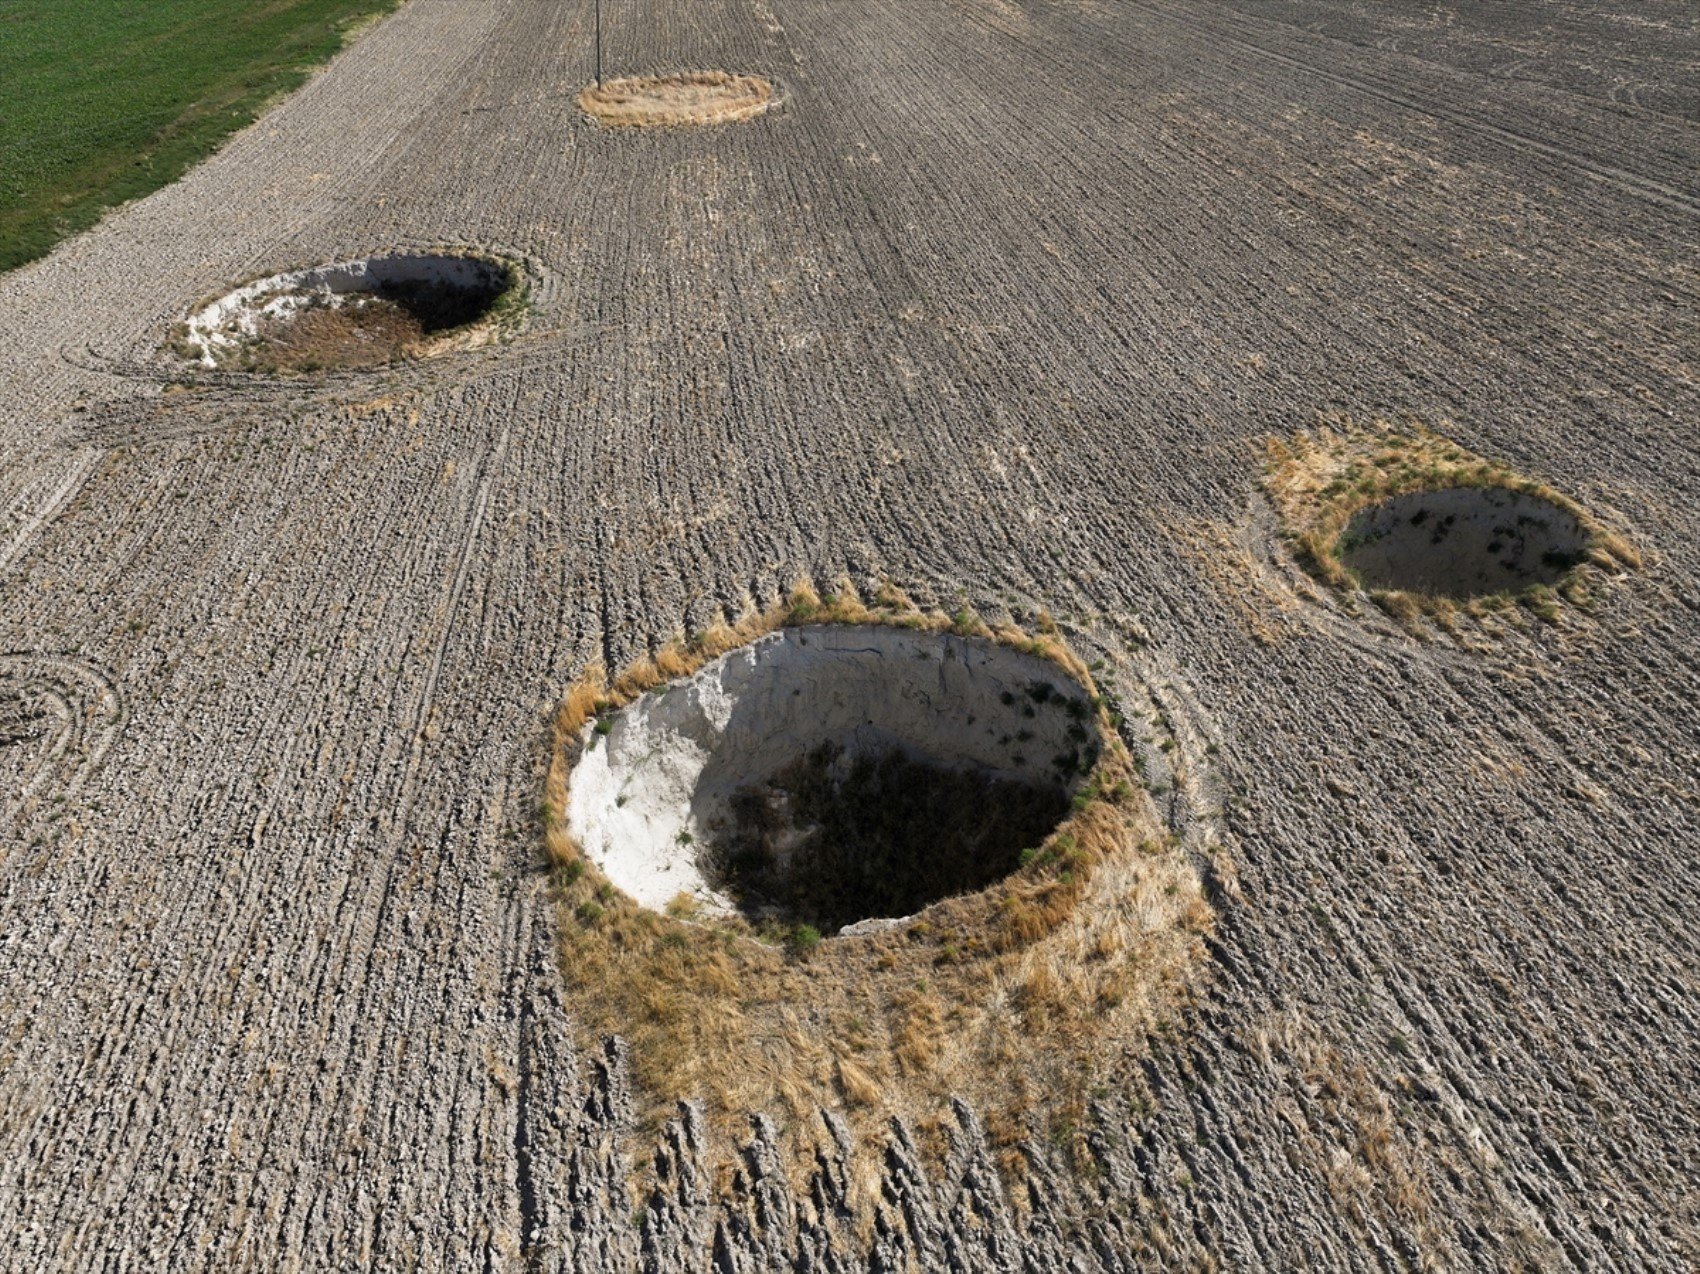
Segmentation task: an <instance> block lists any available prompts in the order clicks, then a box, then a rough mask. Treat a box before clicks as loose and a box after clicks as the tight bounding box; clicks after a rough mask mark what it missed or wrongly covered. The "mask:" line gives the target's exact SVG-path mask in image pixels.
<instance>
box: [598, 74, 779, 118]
mask: <svg viewBox="0 0 1700 1274" xmlns="http://www.w3.org/2000/svg"><path fill="white" fill-rule="evenodd" d="M772 103H773V85H772V84H771V83H770V82H769V81H768V80H765V79H763V78H762V77H761V76H759V75H732V74H729V73H728V72H726V71H684V72H679V73H676V74H672V75H628V76H622V77H620V78H619V79H612V80H605V81H603V82H601V83H599V84H592V85H589V86H588V87H586V88H585V90H584V91H583V92H582V93H580V94H579V106H580V107H581V108H583V110H584V111H585V112H586V113H587V114H588V115H590V116H591V117H592V118H593V119H596V120H597V121H599V122H600V123H602V124H606V125H610V126H615V127H619V126H626V127H638V128H646V127H661V126H677V125H692V124H726V123H731V122H733V121H735V120H745V119H752V118H754V117H755V116H757V115H760V114H761V113H762V112H763V111H765V110H767V109H768V107H769V106H770V105H772Z"/></svg>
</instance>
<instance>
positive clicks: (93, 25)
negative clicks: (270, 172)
mask: <svg viewBox="0 0 1700 1274" xmlns="http://www.w3.org/2000/svg"><path fill="white" fill-rule="evenodd" d="M397 3H398V0H0V270H10V269H15V268H16V267H18V266H20V265H23V264H24V263H25V262H28V261H33V260H34V259H35V258H37V257H40V256H42V255H44V254H46V253H47V252H48V251H49V250H50V249H51V248H52V247H53V245H54V244H55V243H57V242H58V241H59V240H61V239H63V238H65V237H66V236H68V235H72V234H75V233H77V232H78V231H79V230H84V229H86V228H87V227H89V226H91V225H93V224H94V222H95V221H96V220H97V219H99V217H100V215H101V213H102V212H103V211H105V210H106V209H107V208H110V207H112V206H113V205H115V204H119V203H122V202H124V201H125V200H127V199H134V198H137V197H138V196H141V195H145V194H148V193H149V192H151V191H154V190H157V189H159V188H160V187H161V186H163V185H166V184H167V183H169V182H172V181H175V180H176V179H177V178H178V177H179V176H181V175H182V174H183V172H184V171H185V170H186V169H188V168H189V167H190V166H191V165H192V164H194V163H195V162H196V161H198V160H199V159H201V158H202V157H203V156H205V155H206V154H207V153H208V152H210V151H211V150H212V149H213V147H215V146H216V145H218V143H219V142H220V141H221V140H223V139H224V138H225V137H226V136H228V135H229V134H230V133H232V132H234V131H235V130H236V129H238V128H241V127H242V126H243V125H245V124H247V123H250V122H251V121H252V120H253V119H254V118H255V117H256V116H257V115H258V114H259V113H260V111H261V110H262V109H263V108H264V106H265V105H266V104H267V103H268V102H270V101H271V100H272V99H274V98H275V97H277V96H278V95H279V94H282V93H285V92H288V91H289V90H290V89H293V88H295V87H296V86H297V85H299V84H300V83H301V82H302V81H303V80H304V79H305V78H306V77H307V73H308V72H309V71H310V70H311V69H312V68H313V67H314V66H315V65H316V64H318V63H320V62H322V61H324V60H325V59H326V58H328V57H329V56H330V55H331V54H333V53H335V52H336V51H337V50H338V49H339V48H341V47H342V44H343V42H344V40H345V39H346V38H347V36H348V34H349V32H350V31H351V30H353V29H355V28H356V27H358V26H359V25H360V24H361V23H362V22H363V21H365V20H366V19H369V18H371V17H373V16H375V15H378V14H382V13H385V12H388V11H389V10H391V9H393V8H395V6H396V4H397Z"/></svg>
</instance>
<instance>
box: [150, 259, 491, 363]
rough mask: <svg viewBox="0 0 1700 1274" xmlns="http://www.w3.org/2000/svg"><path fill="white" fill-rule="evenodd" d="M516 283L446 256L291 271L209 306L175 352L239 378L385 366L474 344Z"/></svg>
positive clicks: (486, 263)
mask: <svg viewBox="0 0 1700 1274" xmlns="http://www.w3.org/2000/svg"><path fill="white" fill-rule="evenodd" d="M518 285H519V273H518V271H517V270H516V269H515V268H514V267H513V266H512V265H510V264H508V263H506V262H503V261H499V260H496V259H494V258H490V257H484V256H476V255H472V254H462V253H449V252H440V253H429V252H395V253H387V254H383V255H378V256H371V257H364V258H362V259H360V260H356V261H343V262H337V263H334V264H329V265H320V266H314V267H312V268H310V269H303V270H290V271H285V272H284V273H281V274H274V275H271V276H269V277H267V278H263V279H257V280H255V281H254V282H252V283H248V284H245V285H243V286H242V287H239V288H237V289H236V290H235V291H233V292H230V293H227V294H226V295H224V296H222V297H220V298H219V299H218V300H216V301H213V302H211V303H210V304H207V305H204V306H202V307H201V308H200V309H198V310H196V311H195V313H194V314H192V315H191V316H190V317H189V319H188V320H187V321H186V322H185V323H184V324H182V325H181V328H180V330H179V333H178V335H177V338H176V340H175V341H174V347H175V348H176V350H177V351H178V352H179V353H181V354H182V355H183V356H184V357H186V358H189V359H192V360H193V361H195V362H198V363H199V364H201V365H202V366H203V367H209V368H225V369H230V370H239V371H258V372H284V373H287V372H306V371H319V370H332V371H334V370H349V369H358V368H368V367H379V366H382V365H384V364H386V363H392V362H396V361H398V360H401V359H410V358H422V357H428V356H430V355H433V354H437V353H442V352H444V351H446V350H447V349H450V348H455V347H458V346H460V345H462V344H465V343H476V340H475V339H472V338H474V337H475V336H476V335H478V334H480V333H482V332H485V331H487V330H488V329H489V327H490V320H491V319H492V318H493V317H494V316H495V314H496V313H497V311H498V310H499V309H500V307H501V305H502V303H503V301H504V299H505V298H508V297H511V296H513V295H514V294H515V292H516V289H517V287H518Z"/></svg>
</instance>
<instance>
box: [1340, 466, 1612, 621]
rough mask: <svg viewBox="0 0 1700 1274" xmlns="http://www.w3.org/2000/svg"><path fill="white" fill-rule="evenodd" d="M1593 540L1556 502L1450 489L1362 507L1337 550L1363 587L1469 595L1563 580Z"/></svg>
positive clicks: (1502, 490)
mask: <svg viewBox="0 0 1700 1274" xmlns="http://www.w3.org/2000/svg"><path fill="white" fill-rule="evenodd" d="M1588 538H1589V537H1588V533H1587V531H1586V529H1585V528H1584V527H1583V526H1582V524H1581V522H1580V521H1578V520H1577V518H1576V516H1575V515H1574V514H1572V513H1569V512H1567V511H1566V510H1564V509H1562V508H1560V507H1559V506H1558V505H1556V504H1554V503H1552V502H1551V501H1550V500H1544V499H1542V498H1540V497H1539V496H1536V495H1531V494H1529V493H1527V492H1522V491H1514V490H1511V489H1509V488H1506V487H1450V488H1445V489H1443V490H1438V491H1419V492H1412V493H1410V494H1407V495H1399V496H1393V497H1391V498H1389V499H1386V500H1383V501H1381V502H1379V503H1377V504H1373V505H1370V506H1369V507H1368V508H1365V509H1362V510H1360V511H1359V512H1358V513H1357V514H1356V515H1355V516H1353V518H1352V520H1351V521H1350V522H1349V523H1348V524H1347V526H1346V529H1345V531H1344V532H1343V533H1342V534H1341V536H1340V539H1339V541H1338V543H1337V544H1336V547H1335V551H1336V553H1337V554H1338V555H1339V558H1340V561H1341V563H1342V564H1343V565H1345V566H1346V567H1347V569H1349V570H1350V571H1351V572H1352V573H1353V574H1354V575H1355V576H1356V577H1357V578H1358V580H1359V582H1360V583H1362V584H1363V586H1364V587H1365V588H1370V589H1389V590H1397V591H1400V592H1408V593H1421V594H1426V595H1429V596H1439V597H1452V598H1459V599H1465V598H1471V597H1482V596H1486V595H1489V594H1494V593H1515V592H1520V591H1521V590H1523V589H1525V588H1528V587H1529V586H1531V585H1534V584H1554V583H1557V582H1558V581H1559V580H1561V579H1563V578H1564V576H1565V575H1566V574H1568V573H1569V572H1570V570H1572V569H1573V568H1574V567H1575V566H1576V565H1577V564H1578V563H1579V562H1581V561H1582V560H1583V559H1584V557H1585V556H1586V555H1587V550H1588Z"/></svg>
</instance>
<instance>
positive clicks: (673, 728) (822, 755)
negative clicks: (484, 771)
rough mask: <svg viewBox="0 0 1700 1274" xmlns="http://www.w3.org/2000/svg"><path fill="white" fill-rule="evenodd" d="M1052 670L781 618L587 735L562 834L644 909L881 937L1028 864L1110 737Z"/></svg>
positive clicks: (943, 638)
mask: <svg viewBox="0 0 1700 1274" xmlns="http://www.w3.org/2000/svg"><path fill="white" fill-rule="evenodd" d="M1098 730H1099V727H1098V724H1097V716H1096V713H1095V711H1094V707H1093V704H1092V701H1091V698H1090V696H1089V695H1088V693H1087V691H1086V690H1085V689H1084V688H1082V687H1081V686H1080V685H1079V684H1078V683H1077V682H1076V681H1075V680H1074V679H1073V678H1071V677H1070V676H1069V675H1068V674H1067V673H1066V672H1064V671H1063V670H1062V668H1061V667H1059V666H1058V665H1057V664H1055V663H1053V662H1052V661H1050V660H1048V659H1045V658H1042V657H1039V656H1036V655H1031V654H1027V653H1025V652H1023V651H1020V650H1017V649H1014V648H1012V647H1009V646H1004V645H1000V644H998V643H996V642H993V641H989V640H985V639H982V638H974V637H962V636H957V635H954V634H950V633H939V632H928V631H924V630H918V629H907V628H901V627H887V626H882V625H860V624H855V625H850V624H844V625H839V624H829V625H821V626H808V627H788V628H781V629H779V630H778V631H776V632H773V633H770V634H768V635H766V636H764V637H761V638H759V639H758V640H756V641H754V642H752V643H750V644H749V645H746V646H742V647H739V648H738V649H736V650H733V651H731V652H729V653H728V654H725V655H723V656H721V657H720V658H718V659H716V660H714V661H713V662H712V663H709V664H707V665H706V666H704V667H703V668H702V669H701V670H700V671H698V672H697V673H695V674H694V675H692V676H690V677H688V678H685V679H682V680H679V681H676V682H673V683H670V684H668V685H665V686H661V687H658V688H657V689H655V690H652V691H650V692H648V693H647V694H644V695H643V696H641V697H640V698H638V699H636V700H634V701H633V702H632V703H630V704H628V705H627V706H625V707H624V708H622V709H620V710H618V711H617V712H615V713H613V714H611V715H609V716H605V717H603V718H601V719H600V720H598V721H597V722H595V723H593V724H592V725H590V726H587V727H586V730H585V734H584V739H583V752H582V754H581V756H580V758H579V760H578V763H577V765H576V766H575V767H574V769H573V771H572V774H571V776H570V778H569V782H568V793H567V823H568V831H569V832H570V833H571V835H572V836H573V837H574V839H575V840H576V841H577V842H578V844H579V846H580V847H581V848H582V849H583V851H584V852H585V853H586V854H587V855H588V856H589V857H590V858H591V859H592V860H593V861H594V862H595V863H596V864H597V865H598V866H599V867H600V868H601V870H602V872H603V873H604V874H605V875H606V876H607V878H608V880H609V881H610V882H612V883H613V884H614V885H615V886H617V887H619V888H620V889H622V890H624V891H625V892H626V893H627V894H629V895H630V896H631V897H633V898H634V899H636V900H637V901H638V902H639V903H641V904H643V905H644V906H647V907H651V908H656V909H663V908H667V907H668V906H669V905H670V904H671V903H673V902H674V901H675V900H677V899H679V897H680V895H684V896H685V897H686V898H688V899H689V900H690V903H691V905H692V907H693V908H696V909H700V910H702V911H705V912H707V913H709V914H719V915H733V914H742V915H743V916H744V917H746V918H747V919H749V920H750V921H752V922H754V923H758V924H759V923H762V922H766V921H770V920H771V921H777V922H780V923H787V924H809V925H813V926H815V927H816V928H818V929H819V930H820V931H821V932H822V933H825V934H831V933H836V932H841V931H846V930H848V931H850V932H856V931H858V930H860V931H868V930H871V929H877V928H881V927H884V925H883V924H882V923H881V922H882V921H892V920H896V919H899V918H903V917H907V916H910V915H912V914H914V913H915V912H917V911H920V910H921V909H923V908H924V907H926V906H927V905H928V904H930V903H933V902H936V901H938V900H940V899H942V898H947V897H951V896H953V895H957V894H962V893H968V892H972V891H976V890H979V889H983V888H985V887H986V886H988V885H990V884H992V883H994V882H995V881H997V880H999V879H1001V878H1002V877H1003V876H1005V875H1007V874H1008V873H1009V872H1011V871H1012V870H1014V869H1015V868H1016V867H1017V866H1018V865H1020V863H1021V861H1022V851H1023V850H1025V849H1028V848H1030V847H1035V846H1037V845H1039V843H1040V842H1041V841H1043V840H1044V838H1045V837H1046V836H1047V835H1048V834H1049V833H1050V832H1051V831H1052V830H1053V829H1054V828H1055V827H1056V825H1057V824H1058V823H1059V822H1060V821H1061V820H1062V819H1063V818H1064V817H1065V816H1066V815H1067V814H1068V812H1069V809H1070V799H1071V796H1072V794H1073V793H1074V791H1075V790H1076V788H1077V787H1078V786H1079V785H1080V784H1081V782H1082V781H1083V780H1084V778H1085V777H1086V776H1087V775H1088V774H1089V773H1090V772H1091V770H1092V768H1093V766H1094V765H1095V764H1096V762H1097V759H1098V756H1099V753H1100V751H1101V748H1102V740H1101V738H1100V736H1099V733H1098Z"/></svg>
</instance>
